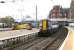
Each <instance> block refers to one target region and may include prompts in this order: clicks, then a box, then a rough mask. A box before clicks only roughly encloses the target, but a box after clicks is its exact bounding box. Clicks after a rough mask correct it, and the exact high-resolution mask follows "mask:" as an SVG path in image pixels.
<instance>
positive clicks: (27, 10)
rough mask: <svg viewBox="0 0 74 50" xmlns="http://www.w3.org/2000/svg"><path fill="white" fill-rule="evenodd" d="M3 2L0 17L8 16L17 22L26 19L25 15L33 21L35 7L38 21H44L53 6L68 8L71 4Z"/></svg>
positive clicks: (52, 0)
mask: <svg viewBox="0 0 74 50" xmlns="http://www.w3.org/2000/svg"><path fill="white" fill-rule="evenodd" d="M0 1H2V0H0ZM3 1H5V2H6V3H3V4H2V3H0V17H4V16H8V15H10V16H13V18H15V19H19V20H21V19H23V18H26V16H27V15H29V16H31V17H32V18H31V19H34V20H35V18H36V16H35V15H36V11H35V10H36V5H37V8H38V19H44V18H47V16H48V14H49V11H50V10H51V9H52V7H53V6H54V5H61V6H62V7H63V8H69V7H70V3H71V0H22V2H21V1H20V0H16V1H15V2H14V3H13V2H11V1H12V0H3ZM21 16H22V17H21Z"/></svg>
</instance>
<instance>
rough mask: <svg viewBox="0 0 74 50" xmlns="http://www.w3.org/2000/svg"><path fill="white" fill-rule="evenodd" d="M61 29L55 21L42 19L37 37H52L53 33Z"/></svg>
mask: <svg viewBox="0 0 74 50" xmlns="http://www.w3.org/2000/svg"><path fill="white" fill-rule="evenodd" d="M60 27H61V25H60V24H59V22H57V21H50V20H46V19H43V20H41V21H40V28H39V29H40V30H39V32H38V36H39V37H41V36H42V37H47V36H50V35H52V34H53V33H55V32H57V31H58V29H59V28H60Z"/></svg>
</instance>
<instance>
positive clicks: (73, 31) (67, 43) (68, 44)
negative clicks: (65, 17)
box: [59, 27, 74, 50]
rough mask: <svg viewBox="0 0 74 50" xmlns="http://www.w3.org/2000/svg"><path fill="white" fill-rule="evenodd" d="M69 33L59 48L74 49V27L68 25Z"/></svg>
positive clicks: (63, 49)
mask: <svg viewBox="0 0 74 50" xmlns="http://www.w3.org/2000/svg"><path fill="white" fill-rule="evenodd" d="M67 28H68V30H69V31H68V35H67V37H66V39H65V40H64V42H63V44H62V45H61V47H60V48H59V50H74V27H67Z"/></svg>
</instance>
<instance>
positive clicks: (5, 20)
mask: <svg viewBox="0 0 74 50" xmlns="http://www.w3.org/2000/svg"><path fill="white" fill-rule="evenodd" d="M1 21H2V23H6V24H7V25H8V27H12V25H13V24H14V22H15V21H14V19H13V18H12V17H11V16H6V17H5V18H2V20H1Z"/></svg>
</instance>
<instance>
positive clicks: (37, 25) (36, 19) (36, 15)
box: [36, 5, 38, 28]
mask: <svg viewBox="0 0 74 50" xmlns="http://www.w3.org/2000/svg"><path fill="white" fill-rule="evenodd" d="M37 27H38V21H37V5H36V28H37Z"/></svg>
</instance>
